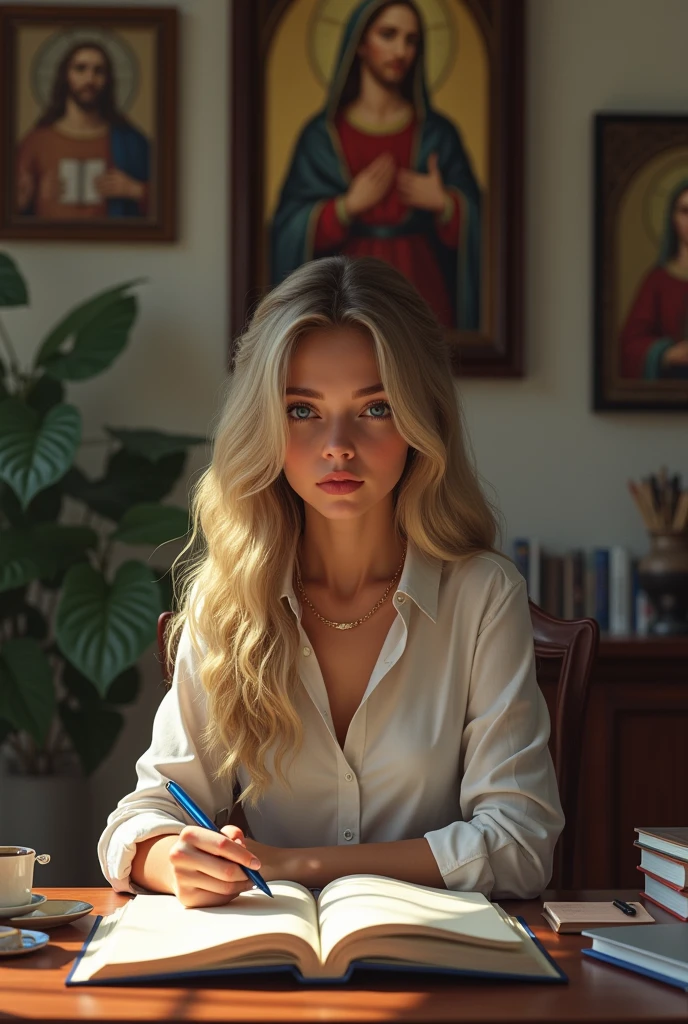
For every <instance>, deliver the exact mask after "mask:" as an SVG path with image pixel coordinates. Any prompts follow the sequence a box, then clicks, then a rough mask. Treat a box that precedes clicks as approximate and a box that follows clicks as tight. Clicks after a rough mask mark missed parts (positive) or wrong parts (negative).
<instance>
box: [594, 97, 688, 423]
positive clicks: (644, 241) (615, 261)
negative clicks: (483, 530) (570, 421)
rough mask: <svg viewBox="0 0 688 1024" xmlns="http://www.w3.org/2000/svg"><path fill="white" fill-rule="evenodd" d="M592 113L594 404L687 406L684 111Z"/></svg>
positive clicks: (687, 156) (687, 126)
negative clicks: (594, 116) (593, 169)
mask: <svg viewBox="0 0 688 1024" xmlns="http://www.w3.org/2000/svg"><path fill="white" fill-rule="evenodd" d="M595 121H596V124H595V129H596V135H595V148H596V154H595V160H596V185H595V193H596V196H595V352H594V361H595V381H594V408H595V409H600V410H602V409H623V410H630V409H637V410H647V411H652V410H680V411H685V412H688V117H686V116H684V115H676V114H668V115H660V114H598V115H597V117H596V119H595Z"/></svg>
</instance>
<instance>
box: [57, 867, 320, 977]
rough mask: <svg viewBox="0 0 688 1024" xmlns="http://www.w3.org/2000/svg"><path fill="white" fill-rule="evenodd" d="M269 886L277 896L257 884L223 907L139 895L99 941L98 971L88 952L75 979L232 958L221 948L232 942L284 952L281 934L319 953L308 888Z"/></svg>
mask: <svg viewBox="0 0 688 1024" xmlns="http://www.w3.org/2000/svg"><path fill="white" fill-rule="evenodd" d="M270 889H271V891H272V892H273V894H274V899H270V897H269V896H266V895H265V894H264V893H261V892H260V891H259V890H257V889H252V890H250V891H249V892H245V893H242V894H241V895H240V896H238V897H237V898H236V899H235V900H233V901H232V902H231V903H228V904H226V905H225V906H222V907H198V908H187V907H184V906H183V905H182V904H181V903H180V902H179V900H178V899H177V897H176V896H152V895H150V896H149V895H138V896H136V897H135V899H133V900H132V901H131V903H129V904H127V906H126V908H125V909H126V913H125V914H122V916H121V918H120V920H119V921H118V922H117V924H116V927H114V928H112V929H111V933H110V934H109V935H108V937H107V939H106V941H104V942H102V943H100V944H99V948H98V952H97V959H95V960H94V962H93V967H94V970H89V969H88V962H87V961H88V957H87V956H85V957H84V958H83V961H82V965H80V967H81V966H83V968H84V970H83V971H78V972H77V974H75V976H74V979H73V980H74V981H79V980H85V978H90V977H94V975H95V972H96V971H100V972H102V976H103V977H105V976H108V977H118V976H122V977H126V976H127V975H145V974H148V973H156V972H161V973H163V972H167V971H176V970H184V969H185V968H186V969H191V968H192V967H198V966H205V964H209V965H210V964H215V963H216V962H218V961H220V960H222V961H227V959H228V958H230V957H231V950H230V951H228V950H227V949H225V950H224V951H223V952H222V953H220V952H219V951H218V949H217V947H221V946H226V943H228V942H233V941H236V942H241V943H242V944H243V950H242V951H241V952H240V951H239V950H237V955H238V956H243V955H246V954H247V953H257V952H258V951H260V950H263V949H264V950H265V951H269V950H275V951H279V950H280V948H281V946H282V945H283V944H284V946H285V947H286V948H289V944H288V940H284V939H283V940H282V941H280V938H279V936H280V935H285V936H287V937H291V936H294V937H296V938H297V939H300V940H302V941H303V942H305V943H307V944H308V945H309V946H310V947H311V948H312V949H313V950H314V952H315V956H316V957H317V955H318V950H319V936H318V921H317V915H316V910H315V903H314V901H313V898H312V896H311V894H310V893H309V891H308V889H305V888H304V887H303V886H301V885H298V884H297V883H295V882H271V883H270ZM291 945H292V946H293V947H294V948H295V949H298V948H299V946H300V944H296V945H294V944H293V943H292V944H291ZM247 947H248V948H247ZM213 950H215V952H214V953H213ZM84 961H86V962H84Z"/></svg>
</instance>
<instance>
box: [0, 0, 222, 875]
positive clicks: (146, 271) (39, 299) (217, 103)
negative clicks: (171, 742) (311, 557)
mask: <svg viewBox="0 0 688 1024" xmlns="http://www.w3.org/2000/svg"><path fill="white" fill-rule="evenodd" d="M155 2H156V0H146V3H147V4H150V5H152V4H153V3H155ZM164 5H165V4H164V3H162V2H160V3H159V6H164ZM119 6H124V5H123V4H121V3H120V5H119ZM177 6H178V8H179V11H180V19H181V20H180V30H181V31H180V33H179V46H180V64H179V86H180V88H179V94H180V109H179V126H180V140H179V185H180V196H179V216H180V231H179V241H178V242H177V243H174V244H165V245H162V244H160V245H151V244H148V243H142V242H138V243H135V244H131V245H126V244H116V243H115V244H109V245H106V244H103V243H98V244H95V243H83V242H81V243H78V242H74V243H65V242H60V243H56V242H12V243H5V242H3V241H2V240H0V250H2V251H5V252H8V253H9V254H10V255H11V256H12V257H13V258H14V259H15V260H16V261H17V262H18V264H19V266H20V268H21V270H22V272H23V273H24V275H25V277H26V278H27V280H28V283H29V287H30V294H31V307H30V309H28V310H14V311H9V312H7V313H4V315H3V319H4V321H5V323H6V325H7V327H8V330H9V332H10V333H11V335H12V337H13V339H14V341H15V346H16V348H17V350H18V353H19V356H20V359H22V360H23V361H24V362H26V363H28V362H29V360H30V358H31V357H32V355H33V353H34V351H35V347H36V345H37V343H38V341H39V340H40V339H41V338H42V337H43V335H44V334H45V332H46V331H47V330H48V329H49V328H50V327H51V326H52V325H53V324H54V323H55V322H56V320H57V319H58V318H59V317H60V316H62V315H63V314H64V313H65V312H66V311H67V310H68V309H69V308H70V307H71V306H72V305H75V304H77V303H79V302H81V301H83V300H84V299H86V298H88V297H89V296H91V295H92V294H94V293H95V292H97V291H100V290H102V289H103V288H105V287H108V286H109V285H113V284H117V283H118V282H120V281H126V280H129V279H131V278H136V277H146V278H148V281H147V283H146V284H145V285H143V286H141V288H140V289H139V296H140V313H139V317H138V320H137V322H136V324H135V327H134V330H133V332H132V337H131V339H130V343H129V347H128V348H127V350H126V351H125V353H124V354H123V355H122V356H121V357H120V359H119V360H118V362H116V363H115V365H114V366H113V367H112V368H111V369H110V370H108V371H107V372H106V373H104V374H103V375H102V376H101V377H97V378H95V379H93V380H92V381H86V382H84V383H83V384H76V385H71V386H69V387H68V392H67V397H68V399H69V400H70V401H74V402H75V403H76V404H77V405H78V406H79V408H80V409H81V410H82V413H83V416H84V437H87V438H94V437H100V436H103V435H102V432H101V426H102V424H104V423H106V424H113V425H118V426H127V427H151V428H156V429H161V430H169V431H180V432H184V433H193V434H201V435H205V434H206V432H207V428H208V423H209V420H210V419H211V417H212V416H213V414H214V412H215V409H216V403H217V398H218V392H219V387H220V384H221V381H222V378H223V375H224V371H225V365H226V353H227V331H228V326H227V324H228V317H227V272H228V268H227V256H226V252H227V228H226V224H227V215H228V214H227V190H228V159H227V145H228V134H229V129H228V110H229V102H228V95H227V94H228V45H227V38H228V20H229V8H228V6H227V4H226V3H225V2H224V0H181V2H180V0H177ZM97 451H98V449H95V448H92V449H89V450H88V451H87V452H84V454H83V455H82V457H81V458H80V462H81V464H82V465H83V466H84V468H85V469H86V470H87V471H89V470H91V469H93V470H94V471H95V463H96V462H97V457H96V454H95V453H96V452H97ZM206 457H207V450H206V449H205V447H201V448H199V449H197V450H195V452H194V455H193V456H192V458H191V459H190V461H189V466H188V468H189V473H190V474H191V473H195V472H196V471H197V470H199V469H200V468H201V466H202V465H203V464H204V462H205V459H206ZM170 500H171V501H173V502H174V501H178V502H180V503H185V502H186V481H183V482H182V486H180V487H179V488H178V490H177V492H176V493H174V494H172V495H171V498H170ZM132 553H133V555H134V557H142V556H143V554H144V553H145V549H138V550H137V551H133V549H132ZM155 564H164V561H163V560H161V558H160V557H158V558H157V559H156V561H155ZM146 662H147V664H146V666H145V686H144V693H143V695H142V697H141V699H140V700H139V702H138V704H137V705H136V706H135V707H134V708H131V709H128V710H127V719H128V721H127V727H126V730H125V733H124V734H123V736H121V737H120V740H119V742H118V745H117V748H116V750H115V752H114V754H113V756H112V757H111V758H110V759H109V760H108V761H107V762H106V763H105V764H104V765H103V766H102V767H101V768H100V769H99V770H98V771H97V772H96V773H95V775H94V776H93V778H92V780H91V790H92V796H93V805H94V824H93V831H94V836H96V837H97V835H99V834H100V832H101V830H102V827H103V825H104V821H105V817H106V816H107V813H108V812H109V810H110V809H111V808H112V807H114V805H115V803H116V802H117V800H118V799H119V797H120V796H122V795H123V794H124V793H125V792H127V791H128V790H130V789H131V788H132V786H133V784H134V781H135V772H134V764H135V760H136V758H137V757H138V756H139V754H140V753H141V752H142V751H143V750H144V749H145V747H146V746H147V745H148V741H149V738H150V724H151V720H152V716H153V713H154V709H155V707H156V706H157V703H158V702H159V699H160V697H161V690H160V687H159V680H160V674H159V670H158V667H157V664H156V662H155V660H154V658H153V654H152V649H151V654H150V655H149V657H148V658H147V659H146ZM100 880H102V876H100ZM87 882H92V884H99V875H98V873H94V876H93V879H92V880H91V879H89V880H85V884H87Z"/></svg>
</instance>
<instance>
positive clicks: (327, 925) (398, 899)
mask: <svg viewBox="0 0 688 1024" xmlns="http://www.w3.org/2000/svg"><path fill="white" fill-rule="evenodd" d="M318 913H319V917H320V944H321V950H322V959H323V962H324V961H325V960H326V959H327V958H328V957H329V956H330V954H331V953H332V951H333V950H334V949H335V947H336V946H337V945H338V944H339V943H344V942H345V941H346V940H347V938H348V936H350V935H351V934H352V933H354V932H359V931H363V930H364V929H375V931H376V932H377V933H378V934H388V935H399V934H404V933H406V934H412V933H413V932H414V931H415V932H416V934H420V933H422V932H423V931H424V932H425V933H426V934H432V932H433V931H434V932H435V934H437V930H439V931H440V932H443V933H444V934H445V935H446V937H447V938H450V937H451V938H454V939H455V940H456V941H461V940H463V941H464V942H467V943H472V944H476V945H487V946H491V947H495V948H503V949H515V948H518V946H520V944H521V940H520V938H519V936H518V935H517V934H515V932H514V930H513V929H512V928H510V927H509V925H508V924H507V922H506V921H504V920H503V919H502V917H501V915H500V914H499V913H497V911H496V910H495V908H494V907H493V905H492V904H491V903H490V901H489V900H488V899H487V898H486V897H485V896H483V895H482V893H476V892H452V891H450V890H447V889H433V888H430V887H429V886H423V885H413V884H411V883H410V882H401V881H399V880H398V879H394V878H385V877H383V876H379V875H347V876H346V877H344V878H338V879H336V880H335V881H334V882H330V884H329V885H327V886H326V887H325V888H324V889H323V891H322V892H321V893H320V896H319V898H318ZM439 937H440V938H441V937H442V936H441V935H440V936H439Z"/></svg>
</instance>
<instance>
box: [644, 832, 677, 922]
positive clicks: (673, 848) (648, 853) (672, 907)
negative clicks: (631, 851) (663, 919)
mask: <svg viewBox="0 0 688 1024" xmlns="http://www.w3.org/2000/svg"><path fill="white" fill-rule="evenodd" d="M635 831H636V832H637V833H638V838H637V840H636V841H635V844H634V845H635V846H637V847H639V849H640V851H641V854H640V864H639V865H638V871H642V872H643V874H644V875H645V893H644V895H645V898H646V899H648V900H650V902H651V903H656V904H657V906H658V907H662V909H663V910H668V911H669V913H670V914H673V915H674V916H675V917H678V918H680V920H681V921H688V828H637V829H636V830H635Z"/></svg>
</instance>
